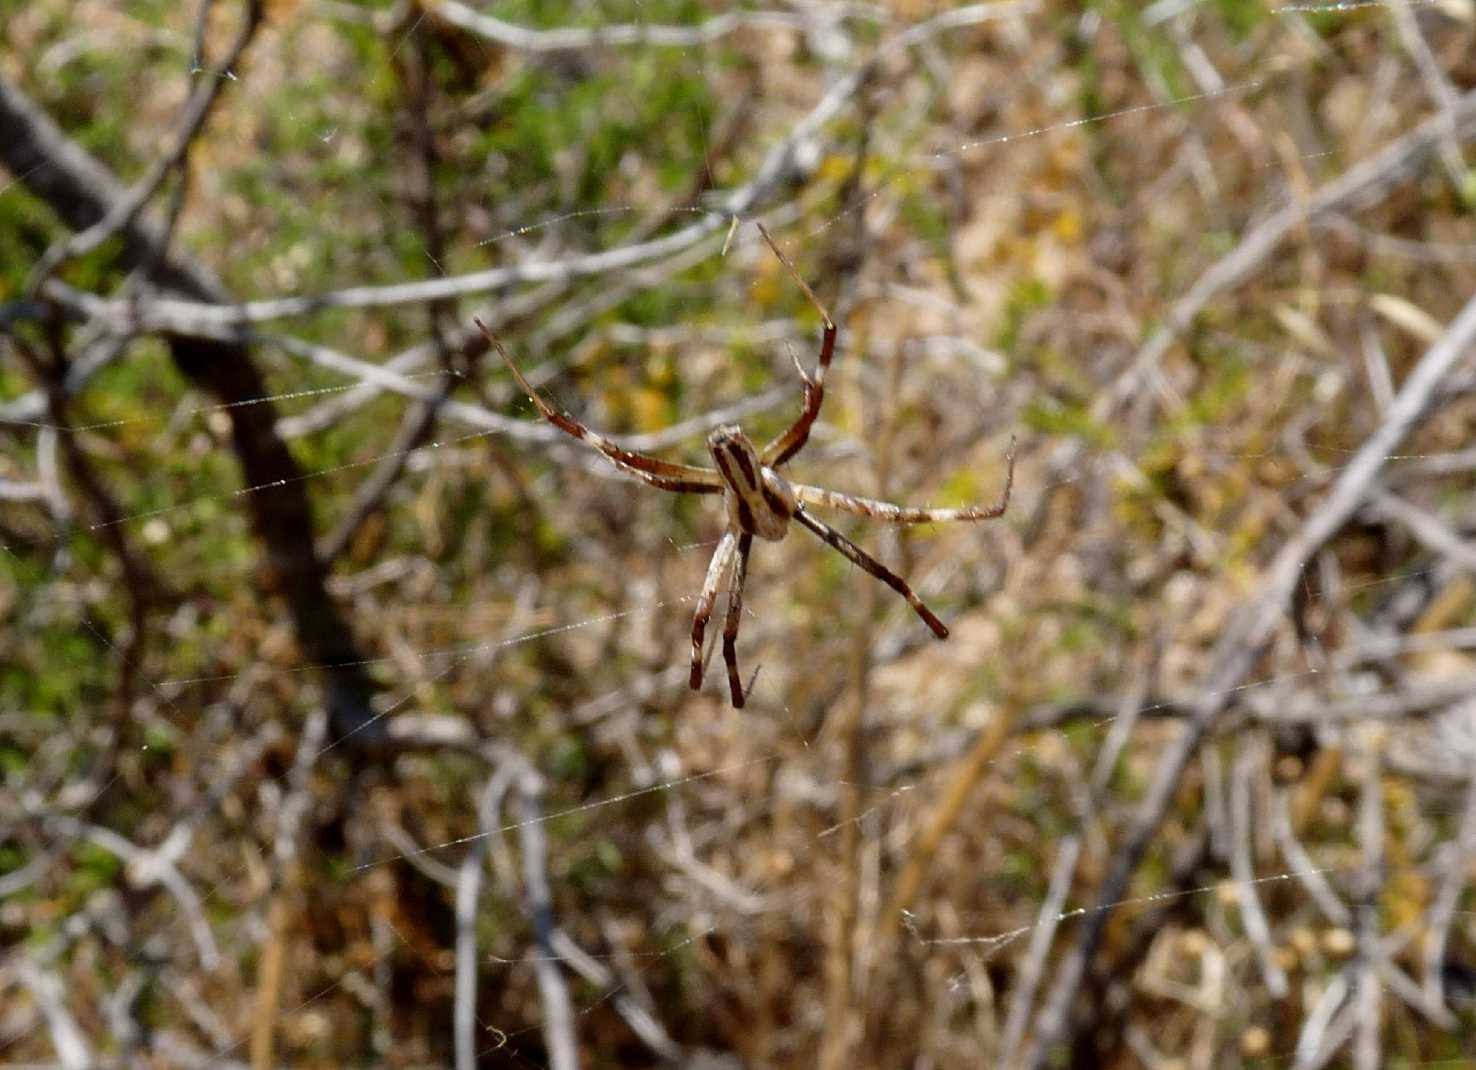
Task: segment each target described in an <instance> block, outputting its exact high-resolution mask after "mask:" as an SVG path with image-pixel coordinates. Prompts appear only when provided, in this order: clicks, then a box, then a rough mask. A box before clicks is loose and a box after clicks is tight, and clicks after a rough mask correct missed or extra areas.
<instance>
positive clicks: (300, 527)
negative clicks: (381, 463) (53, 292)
mask: <svg viewBox="0 0 1476 1070" xmlns="http://www.w3.org/2000/svg"><path fill="white" fill-rule="evenodd" d="M0 163H3V164H4V165H5V166H6V167H7V168H9V169H10V171H11V172H12V173H13V174H15V175H16V176H17V181H19V182H21V183H23V184H24V185H25V186H26V188H27V189H28V190H29V191H30V192H31V193H32V194H33V195H34V196H36V197H37V198H39V199H41V200H43V201H45V202H46V203H47V204H48V205H49V206H50V207H51V208H52V210H53V211H55V212H56V213H57V215H58V216H59V217H60V218H61V219H62V220H63V221H64V222H65V223H66V224H67V225H68V226H71V227H74V228H76V229H79V230H82V229H86V228H87V227H90V226H93V225H94V224H96V223H97V222H98V221H99V220H101V219H104V218H106V217H107V216H108V214H109V212H110V211H111V210H112V209H113V206H115V205H116V204H118V203H119V202H120V201H121V200H122V199H123V198H124V197H125V196H126V191H125V190H124V188H123V186H122V184H121V183H119V181H118V179H117V178H116V177H115V176H114V175H113V174H112V173H111V172H110V171H108V170H107V169H106V168H105V167H104V166H103V165H102V164H101V163H99V162H98V161H97V160H95V159H94V158H93V157H92V156H90V155H88V154H87V153H86V152H85V151H84V150H83V149H82V148H81V146H79V145H78V144H77V143H76V142H74V141H73V140H71V139H70V138H69V137H67V135H66V134H65V133H64V132H63V131H62V130H61V129H60V128H59V127H58V126H57V125H56V124H55V123H54V122H53V121H52V120H51V118H50V116H48V115H46V113H45V112H44V111H42V109H41V108H39V107H38V106H37V105H36V104H35V103H34V102H33V101H31V100H30V98H29V97H27V96H26V95H25V94H24V93H22V92H21V91H20V90H19V89H18V88H17V87H16V86H14V85H12V84H10V83H8V82H6V81H4V80H3V79H0ZM119 234H120V237H121V238H122V241H123V259H124V261H125V262H126V263H129V264H131V265H135V266H137V265H142V264H147V263H150V262H151V260H152V259H153V258H154V257H155V255H156V253H157V252H158V250H159V249H160V246H161V239H162V235H161V233H160V228H159V227H158V225H157V224H155V223H154V222H153V221H152V220H150V219H149V218H148V217H147V216H144V215H140V216H139V217H136V218H134V219H133V220H132V221H130V222H129V223H128V224H127V225H126V226H124V227H123V229H122V230H121V231H120V232H119ZM150 278H151V280H152V281H153V282H154V283H155V284H156V285H158V286H160V287H161V288H162V289H164V290H165V291H169V292H173V293H175V294H178V295H182V296H184V297H187V298H189V299H190V300H191V301H195V302H206V304H205V305H203V306H201V307H212V306H213V305H216V304H222V303H228V302H229V300H230V299H229V296H228V295H227V294H226V292H225V291H224V289H223V288H222V287H221V285H220V284H219V282H218V281H217V280H216V279H215V278H214V277H213V276H212V275H211V274H210V273H209V272H208V271H207V270H206V269H204V268H203V267H201V266H199V265H198V264H196V263H194V262H193V261H190V260H188V259H187V258H184V257H181V256H179V255H177V254H174V255H167V256H164V257H161V258H159V262H158V264H157V266H156V267H154V268H153V270H152V273H151V275H150ZM167 341H168V345H169V349H170V355H171V356H172V358H173V360H174V363H175V365H176V366H177V367H178V368H179V370H180V371H181V372H182V373H183V374H184V375H185V377H186V378H188V379H189V380H190V381H191V382H193V383H194V384H195V385H197V386H198V387H200V388H201V389H203V390H205V391H207V392H208V393H209V394H211V395H212V396H214V397H215V398H216V399H217V400H218V401H219V402H220V403H221V404H223V405H234V406H235V407H233V408H230V409H228V410H226V411H227V412H228V414H229V416H230V420H231V438H232V443H233V445H234V448H235V452H236V455H237V458H238V460H239V461H240V464H241V467H242V470H243V475H244V479H245V482H246V485H248V486H263V485H268V484H271V485H273V489H271V490H270V491H266V492H261V493H256V494H250V495H246V496H245V498H246V503H247V508H248V510H249V513H250V518H251V525H252V528H253V530H254V531H255V533H256V536H257V537H258V538H259V539H260V540H261V541H262V543H263V545H264V547H265V549H266V556H267V560H268V562H269V563H270V569H271V573H272V575H273V578H274V581H275V586H276V588H277V589H278V591H279V592H280V593H281V594H282V596H283V598H284V599H285V600H286V602H287V606H288V611H289V613H290V614H291V617H292V621H293V624H294V626H295V629H296V632H297V639H298V642H299V644H300V645H301V647H302V650H303V653H304V655H305V657H306V658H307V660H308V661H310V662H311V663H313V664H315V665H318V666H320V667H322V668H323V669H324V671H325V674H326V676H327V683H328V688H329V693H330V704H331V707H332V711H333V728H334V731H335V732H336V733H338V734H340V735H342V734H347V733H348V732H351V731H354V730H355V729H357V728H358V727H360V726H361V725H363V724H364V723H365V722H366V721H367V720H368V719H369V717H370V711H369V700H370V697H371V696H372V694H373V692H374V687H373V684H372V683H371V681H370V680H369V677H368V675H367V674H366V673H365V672H364V670H363V669H362V668H360V667H358V666H357V665H356V664H355V663H357V662H359V661H361V660H362V655H361V654H360V652H359V649H358V647H357V646H356V645H355V643H354V640H353V638H352V630H351V629H350V628H349V625H348V622H347V620H346V619H345V618H344V617H343V615H342V613H341V612H340V611H339V609H338V607H337V606H336V605H335V604H334V602H333V601H332V599H331V598H330V597H329V595H328V592H327V590H326V588H325V580H326V570H325V569H324V568H323V566H322V563H321V562H320V561H319V560H318V558H317V556H316V555H315V554H314V553H313V549H312V547H313V535H312V529H313V524H312V509H311V505H310V503H309V500H308V495H307V489H306V487H305V485H304V483H303V481H302V478H301V477H302V469H301V468H299V467H298V464H297V462H296V460H295V459H294V458H293V456H292V454H291V453H290V452H289V451H288V449H287V447H286V445H285V444H284V443H283V442H282V440H281V439H280V438H279V437H278V436H277V433H276V430H275V426H274V425H275V424H276V412H275V409H274V407H273V406H272V405H271V403H269V402H265V401H259V399H262V398H265V397H267V396H268V394H269V393H270V391H269V390H268V389H267V385H266V382H265V380H264V379H263V377H262V375H261V372H260V371H259V370H258V369H257V367H256V365H255V364H254V363H252V361H251V356H250V352H249V350H248V349H247V348H246V347H245V346H244V345H241V344H239V343H236V342H233V341H219V340H213V339H202V338H188V337H182V336H178V335H170V336H169V337H168V338H167ZM243 401H259V403H257V404H251V405H241V404H239V403H240V402H243ZM358 739H359V741H360V742H362V743H369V742H372V741H373V740H374V737H373V735H371V734H370V733H360V734H359V736H358Z"/></svg>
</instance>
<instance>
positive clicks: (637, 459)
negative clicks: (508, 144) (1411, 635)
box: [476, 224, 1015, 707]
mask: <svg viewBox="0 0 1476 1070" xmlns="http://www.w3.org/2000/svg"><path fill="white" fill-rule="evenodd" d="M759 232H760V233H761V234H762V235H763V236H764V241H766V242H768V244H769V248H770V249H772V250H774V255H775V256H777V257H778V258H779V262H780V263H782V264H783V265H784V267H785V269H786V270H787V271H788V272H789V274H790V277H791V278H793V279H794V281H795V282H796V283H797V284H798V285H799V287H800V289H801V290H803V291H804V293H805V296H806V297H808V298H809V299H810V303H811V304H813V305H814V306H815V308H816V310H818V311H819V313H820V318H821V320H822V321H823V322H824V324H825V330H824V334H823V335H822V339H821V343H820V359H819V362H818V365H817V367H816V369H815V374H814V376H813V377H811V376H810V374H809V373H808V372H806V371H805V369H804V367H803V366H801V365H800V363H799V361H798V360H796V361H795V367H796V368H797V369H798V370H799V374H800V379H801V380H802V381H803V382H804V384H805V402H804V407H803V409H801V411H800V414H799V417H798V419H796V420H795V421H794V423H792V424H791V425H790V426H789V428H788V429H787V430H786V431H785V432H784V433H783V434H781V435H779V437H778V438H776V439H774V440H773V441H772V442H770V443H769V444H768V445H766V446H765V447H764V448H763V449H762V450H760V449H757V448H756V447H755V446H754V444H753V442H752V441H751V440H750V439H749V437H748V436H747V435H745V434H744V433H743V431H742V430H741V429H740V428H738V427H737V426H734V425H732V424H727V425H724V426H722V427H719V428H717V429H716V430H714V431H713V432H712V433H711V434H710V435H708V436H707V452H708V454H709V455H710V456H711V457H712V461H713V464H714V465H716V468H703V467H700V466H698V465H690V464H677V463H675V462H672V461H663V460H661V459H659V458H657V457H651V456H648V455H647V454H644V453H637V452H636V451H634V450H628V449H625V448H623V447H621V446H619V445H617V444H616V443H614V442H612V441H610V440H609V439H608V438H606V437H605V436H603V435H601V434H599V433H598V432H595V431H591V430H590V429H589V428H587V427H585V426H584V425H583V424H582V423H580V422H579V421H578V420H576V419H574V418H573V417H572V416H569V415H568V414H566V413H561V412H559V410H558V409H555V408H554V407H553V406H552V405H550V404H549V403H548V402H547V401H545V400H544V399H543V396H542V395H541V394H539V393H538V391H536V390H534V389H533V385H532V384H531V383H529V382H528V380H527V379H526V378H524V376H523V373H522V372H521V371H519V370H518V366H517V365H516V364H514V363H513V362H512V358H511V357H509V356H508V355H507V351H506V350H505V349H503V347H502V343H501V342H499V341H498V340H497V338H496V336H494V335H493V334H492V333H491V332H489V331H488V330H487V328H486V327H485V326H483V324H482V321H481V320H477V321H476V324H477V327H478V328H480V330H481V331H482V333H483V334H484V335H486V337H487V341H488V342H489V343H491V345H492V348H493V349H495V350H497V352H498V354H499V355H500V356H501V357H502V359H503V361H504V362H505V363H506V364H507V366H508V368H509V369H511V370H512V373H513V377H514V378H516V379H517V381H518V385H519V386H521V387H522V388H523V391H524V392H525V393H526V394H527V395H528V397H529V398H530V399H531V400H532V402H533V404H534V405H535V406H537V408H538V411H539V412H540V413H542V414H543V417H544V419H546V420H548V422H549V423H551V424H553V425H554V426H555V427H557V428H559V429H560V430H561V431H564V432H566V433H568V434H570V435H573V436H574V437H575V438H577V439H580V440H581V441H583V442H588V443H589V444H590V445H591V446H593V447H594V448H595V449H597V450H599V451H600V452H601V453H603V454H604V455H605V456H606V457H607V458H609V459H610V461H611V462H612V463H613V464H614V465H615V467H616V468H618V469H620V470H621V471H622V472H624V473H626V474H627V475H629V476H632V477H634V478H635V479H639V480H641V481H642V482H644V483H649V484H650V485H651V486H653V487H659V488H661V489H662V490H671V491H679V492H683V493H687V494H721V495H723V499H724V502H725V503H726V505H727V510H728V526H727V529H726V530H725V531H724V532H723V535H722V538H720V539H719V540H718V545H717V549H716V550H714V551H713V554H712V561H711V562H710V563H709V564H708V566H707V579H706V580H705V581H704V582H703V584H702V593H701V594H700V595H698V597H697V611H696V613H695V614H694V615H693V617H692V673H691V685H692V689H693V690H694V691H695V690H697V689H698V688H700V687H701V686H702V672H703V653H702V645H703V644H702V641H703V638H704V636H705V635H706V632H707V622H708V620H710V619H711V617H712V607H713V603H714V602H715V601H716V600H717V593H718V588H719V587H721V586H722V584H723V578H724V576H726V577H728V612H727V616H726V619H725V620H724V624H723V662H724V664H726V666H727V669H728V690H729V693H730V694H731V696H732V699H733V705H734V706H740V707H741V706H742V705H743V701H744V698H745V695H744V692H743V681H742V679H741V678H740V677H739V675H738V649H737V643H738V624H739V622H740V620H741V618H742V615H743V582H744V580H745V579H746V578H747V577H748V555H749V551H750V550H751V549H752V548H753V537H754V536H755V535H757V536H758V537H759V538H761V539H767V540H769V541H771V542H777V541H778V540H780V539H782V538H784V535H785V533H786V532H787V531H788V530H789V522H790V521H791V520H793V521H795V522H796V523H798V524H799V525H800V526H801V527H803V528H805V529H806V530H808V531H810V532H813V533H814V534H815V535H816V536H818V537H819V538H820V539H823V540H824V541H825V542H826V543H827V544H829V545H830V546H832V547H834V548H835V549H836V550H839V551H840V552H841V553H842V554H844V555H845V556H846V557H847V558H848V559H850V560H851V561H852V562H854V563H855V564H857V565H859V566H860V567H861V568H863V569H865V570H866V571H867V572H869V573H871V575H873V576H875V577H876V578H877V579H879V580H881V581H882V582H883V583H885V584H886V585H887V586H888V587H890V588H892V590H894V591H896V592H897V593H898V594H900V595H901V596H902V597H903V598H905V599H907V604H908V605H909V606H911V607H912V609H913V611H914V612H916V613H917V615H918V616H919V617H921V618H922V619H923V623H925V624H926V625H927V626H928V627H929V628H930V629H931V630H932V632H933V634H934V635H936V636H937V637H938V638H939V639H947V638H948V629H947V627H945V626H944V624H943V622H942V621H941V620H939V619H938V618H937V616H935V615H934V613H933V611H932V610H930V609H929V608H928V607H927V606H926V605H924V604H923V601H922V599H921V598H919V597H918V596H917V594H916V593H915V592H914V591H913V590H912V588H911V587H909V586H908V584H907V581H906V580H904V579H903V578H902V577H901V576H898V575H897V574H896V573H895V572H892V571H891V570H890V569H888V568H887V567H886V566H885V565H883V564H882V563H881V562H880V561H878V560H876V558H874V557H872V556H871V555H870V554H868V553H867V552H866V551H865V550H863V549H861V547H859V546H857V545H856V544H855V543H853V542H852V541H851V540H850V539H848V538H846V537H845V536H844V535H842V534H841V533H840V532H838V531H836V530H835V529H834V528H833V527H831V526H830V525H829V524H826V523H825V522H824V521H822V520H819V519H817V518H816V517H814V516H811V515H810V513H809V512H808V511H807V510H806V509H805V506H806V505H819V506H826V507H829V508H833V509H842V510H845V511H846V512H849V513H856V514H858V515H860V516H867V517H871V518H872V519H875V520H885V521H887V522H889V523H893V524H928V523H939V522H945V521H950V520H992V519H993V518H995V517H999V516H1003V515H1004V513H1005V510H1006V509H1008V508H1009V504H1010V488H1011V487H1012V486H1013V485H1014V482H1015V444H1014V441H1013V440H1011V442H1010V452H1009V454H1008V456H1007V458H1006V469H1005V484H1004V491H1003V492H1002V493H1001V494H1000V498H999V501H998V502H996V503H995V504H994V505H989V506H975V507H972V508H967V509H924V508H913V507H910V506H905V505H893V504H892V503H891V502H879V501H875V500H873V499H871V498H857V497H854V496H853V495H850V494H841V493H839V492H837V491H833V490H826V489H825V488H823V487H812V486H808V485H806V484H804V483H791V482H790V481H789V480H787V479H785V478H784V477H783V476H781V475H780V474H779V473H778V472H777V471H776V469H777V468H778V467H779V466H780V465H782V464H784V463H785V462H787V461H788V460H789V459H790V458H792V457H793V456H794V455H795V454H796V453H798V452H799V451H800V450H801V449H802V448H803V447H804V445H805V443H806V442H807V441H808V440H809V437H810V427H811V426H812V425H813V424H814V422H815V418H816V417H817V416H819V415H820V405H821V402H822V401H824V399H825V373H826V371H828V370H829V368H830V360H831V357H832V356H834V354H835V336H836V326H835V322H834V321H833V320H832V319H831V318H830V313H828V312H826V311H825V306H824V305H822V304H821V303H820V300H819V298H817V297H816V296H815V294H814V291H812V290H811V289H810V287H809V286H808V285H807V284H806V283H805V280H804V279H803V278H801V277H800V274H799V272H797V271H795V269H794V265H792V264H791V263H790V262H789V258H788V257H786V256H785V255H784V253H783V252H782V251H780V249H779V246H778V245H776V244H775V243H774V239H773V238H771V237H770V236H769V232H768V231H767V230H765V229H764V227H763V224H759Z"/></svg>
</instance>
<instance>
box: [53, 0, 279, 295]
mask: <svg viewBox="0 0 1476 1070" xmlns="http://www.w3.org/2000/svg"><path fill="white" fill-rule="evenodd" d="M210 7H211V4H210V3H209V2H206V3H205V4H204V6H203V9H202V10H201V13H200V26H199V31H200V34H201V35H202V36H203V34H204V22H205V19H206V17H207V16H208V14H209V10H210ZM264 8H265V5H264V3H263V0H246V4H245V10H244V11H243V13H242V16H241V28H240V30H239V31H237V33H236V39H235V40H234V41H233V42H232V43H231V47H230V49H229V51H227V53H226V57H225V59H224V60H223V61H222V62H221V64H220V65H219V66H218V67H214V68H211V69H209V70H202V69H200V68H199V67H196V68H195V69H193V70H191V71H190V74H191V75H192V76H193V75H203V76H204V77H203V78H200V79H198V80H197V82H196V85H195V91H194V92H193V93H192V94H191V95H190V98H189V100H188V101H187V102H186V103H185V109H184V114H183V116H182V117H181V119H180V123H179V130H178V132H177V133H176V134H175V136H174V143H173V144H172V145H171V146H170V147H169V149H168V151H167V152H165V153H164V154H163V155H162V156H160V157H159V158H158V159H157V160H155V161H154V163H153V166H151V167H150V168H149V170H148V171H147V172H146V173H145V174H144V176H143V177H142V178H140V179H139V180H138V181H137V182H136V183H134V185H133V186H132V188H130V189H129V190H128V192H127V193H125V194H124V195H123V196H122V197H120V198H118V199H117V200H115V201H113V203H112V204H111V205H109V206H108V210H107V213H106V214H105V215H104V216H103V217H102V218H101V219H99V220H98V221H97V222H96V223H94V224H93V225H92V226H90V227H88V228H87V229H86V230H80V231H77V232H76V233H74V234H72V235H71V236H70V237H69V238H66V239H65V240H63V241H60V242H58V243H56V244H55V245H53V246H52V247H51V248H50V249H47V250H46V252H45V253H43V254H42V255H41V257H40V259H39V260H38V261H37V262H36V266H35V267H34V268H33V269H32V271H31V274H30V277H29V279H28V280H27V283H26V288H25V292H26V293H27V294H32V295H34V294H35V293H36V292H37V291H38V290H39V289H40V287H41V284H42V283H43V282H44V281H45V280H46V279H48V278H49V277H50V276H51V275H52V273H53V272H55V271H56V269H57V268H58V267H60V266H61V265H62V264H64V263H66V261H68V260H71V259H74V258H75V257H78V256H82V255H84V254H86V253H90V252H91V251H92V250H94V249H96V248H97V247H98V246H100V245H102V243H103V242H105V241H107V240H108V239H109V238H111V237H112V236H113V235H114V234H117V233H118V232H119V231H122V230H125V229H127V228H129V227H131V226H132V225H133V222H134V220H135V219H137V218H138V215H139V213H140V212H142V211H143V210H144V207H145V206H146V205H147V204H148V203H149V201H150V200H152V199H153V197H154V194H156V193H158V192H159V187H160V186H161V185H163V184H164V180H165V179H166V178H167V177H168V176H169V173H170V172H171V171H173V170H174V169H175V168H176V167H183V166H184V165H185V161H186V158H187V157H188V155H189V152H190V146H191V145H193V144H194V141H195V138H197V137H198V136H199V135H200V131H201V130H203V129H204V127H205V120H206V119H208V118H209V117H210V111H211V109H212V108H213V107H214V105H215V102H216V100H217V99H218V98H219V96H220V91H221V89H222V88H223V87H224V86H225V84H226V81H227V80H230V81H235V80H236V76H235V75H234V74H233V73H231V71H232V68H233V67H235V65H236V64H237V63H238V62H239V61H240V59H241V56H242V55H243V54H244V53H245V51H246V47H247V46H248V45H249V44H250V43H251V39H252V38H253V37H254V36H256V29H257V27H258V26H260V25H261V19H262V14H263V12H264ZM158 252H159V254H162V252H163V244H162V243H160V248H159V250H158Z"/></svg>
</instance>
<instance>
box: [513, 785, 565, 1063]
mask: <svg viewBox="0 0 1476 1070" xmlns="http://www.w3.org/2000/svg"><path fill="white" fill-rule="evenodd" d="M517 787H518V804H519V805H518V810H519V815H518V817H519V820H518V840H519V842H520V843H521V845H522V848H523V890H524V894H525V895H526V896H527V897H528V914H529V916H530V917H531V918H532V919H533V935H534V940H535V941H536V943H537V946H538V955H537V956H536V957H535V959H534V962H533V970H534V973H535V974H536V975H537V977H538V994H539V996H540V998H541V999H542V1000H543V1040H544V1043H545V1044H546V1045H547V1047H548V1065H549V1068H550V1070H577V1067H578V1066H579V1042H578V1041H577V1040H576V1039H575V1036H574V1006H573V1002H572V1001H571V1000H570V998H569V986H568V985H567V984H565V983H564V976H563V974H562V973H560V972H559V961H558V953H557V952H556V951H555V950H554V945H553V934H554V931H555V924H554V914H553V892H552V890H551V889H550V887H549V883H548V840H547V838H546V836H545V829H544V823H543V785H542V782H541V780H540V778H539V776H538V774H537V773H536V772H534V771H533V769H532V768H526V769H524V770H523V773H522V775H521V776H520V777H518V780H517Z"/></svg>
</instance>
